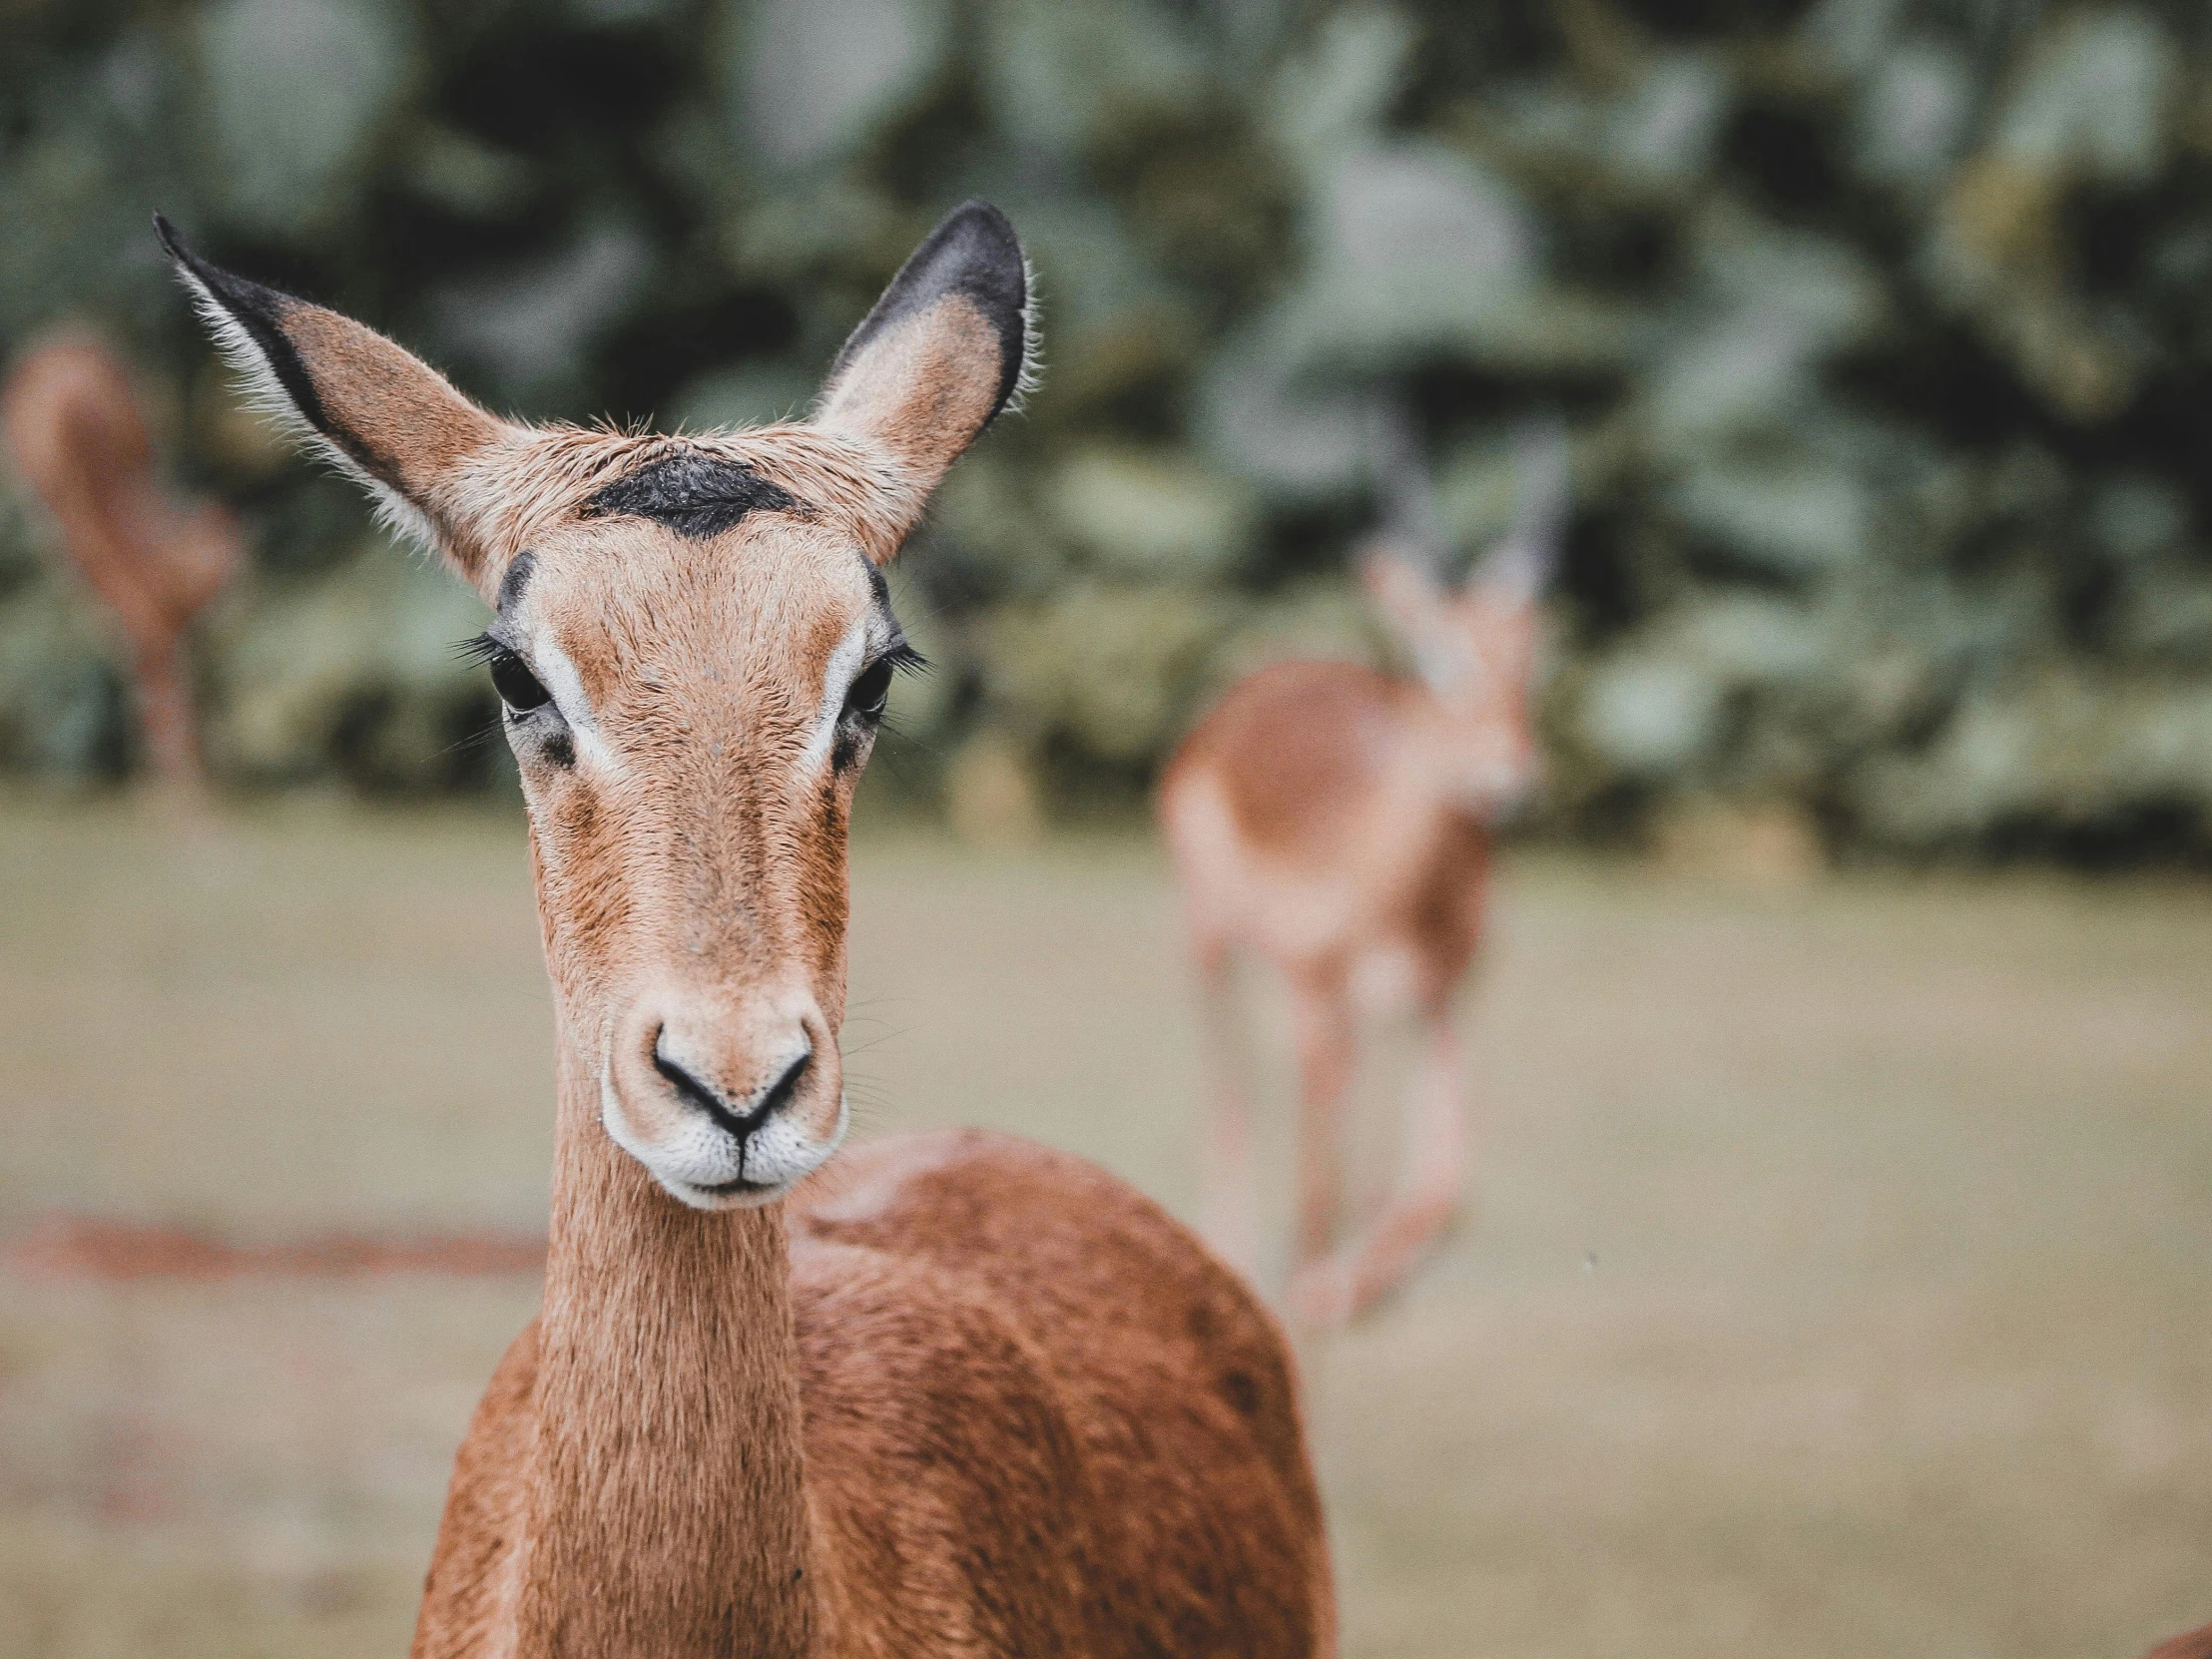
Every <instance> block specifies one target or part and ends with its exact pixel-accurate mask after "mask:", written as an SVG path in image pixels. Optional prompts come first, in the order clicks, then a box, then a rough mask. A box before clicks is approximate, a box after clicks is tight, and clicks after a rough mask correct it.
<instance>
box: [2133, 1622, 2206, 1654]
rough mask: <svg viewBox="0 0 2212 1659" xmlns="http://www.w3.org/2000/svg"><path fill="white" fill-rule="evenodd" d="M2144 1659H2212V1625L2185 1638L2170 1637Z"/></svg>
mask: <svg viewBox="0 0 2212 1659" xmlns="http://www.w3.org/2000/svg"><path fill="white" fill-rule="evenodd" d="M2143 1659H2212V1624H2208V1625H2206V1626H2205V1627H2204V1628H2203V1629H2201V1630H2192V1631H2190V1632H2189V1633H2188V1634H2187V1635H2184V1636H2169V1637H2167V1638H2166V1639H2165V1640H2164V1641H2162V1642H2160V1643H2159V1644H2158V1645H2157V1646H2156V1647H2154V1648H2152V1649H2151V1650H2150V1652H2148V1653H2147V1654H2145V1655H2144V1656H2143Z"/></svg>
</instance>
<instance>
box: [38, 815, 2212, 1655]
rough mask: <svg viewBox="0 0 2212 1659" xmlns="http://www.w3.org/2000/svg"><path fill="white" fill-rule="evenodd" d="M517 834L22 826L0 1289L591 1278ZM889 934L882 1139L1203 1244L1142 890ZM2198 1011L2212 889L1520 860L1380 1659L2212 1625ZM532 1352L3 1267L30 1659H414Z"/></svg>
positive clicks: (1339, 1349)
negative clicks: (1806, 883)
mask: <svg viewBox="0 0 2212 1659" xmlns="http://www.w3.org/2000/svg"><path fill="white" fill-rule="evenodd" d="M520 842H521V830H520V825H519V822H518V821H517V820H515V819H512V818H506V817H501V816H498V815H492V814H482V815H478V814H465V813H453V814H431V815H410V816H404V817H401V816H379V815H374V814H367V813H362V812H359V811H345V810H340V809H336V808H307V809H300V808H292V809H287V810H285V811H284V812H283V813H281V814H275V815H269V816H264V817H259V818H246V819H238V820H233V821H228V822H226V823H225V824H224V825H223V826H222V827H220V828H219V829H214V830H204V831H202V832H199V833H196V834H191V835H182V836H181V835H178V834H176V833H174V832H173V831H171V830H167V829H165V828H164V826H163V825H162V824H161V823H160V822H159V821H157V820H155V819H152V818H150V817H148V816H145V815H142V814H136V813H132V812H128V811H120V810H117V809H114V808H106V809H92V808H60V807H54V806H42V805H33V804H25V803H20V802H19V803H15V804H13V805H6V804H0V1127H4V1131H5V1132H4V1133H0V1235H8V1234H19V1233H21V1232H22V1231H23V1230H24V1229H26V1228H28V1227H30V1226H31V1225H32V1224H33V1222H34V1221H35V1220H36V1218H37V1217H38V1216H40V1215H41V1214H44V1213H46V1212H48V1211H50V1210H52V1209H54V1208H55V1207H69V1208H72V1209H77V1210H85V1211H92V1212H96V1213H100V1214H104V1215H109V1216H114V1217H121V1218H133V1219H139V1220H146V1221H160V1222H169V1223H187V1224H193V1225H200V1226H206V1227H211V1228H215V1229H218V1230H220V1231H221V1232H222V1233H223V1234H225V1235H226V1236H227V1237H229V1238H232V1239H235V1240H239V1241H243V1242H254V1241H277V1240H281V1239H284V1238H286V1237H289V1236H292V1235H294V1234H296V1233H298V1232H300V1231H303V1230H310V1229H328V1228H341V1229H352V1230H362V1231H370V1232H375V1231H408V1230H416V1231H419V1230H425V1229H430V1230H446V1231H450V1230H456V1229H460V1230H467V1229H480V1228H497V1227H515V1228H523V1229H528V1228H531V1227H534V1226H538V1225H541V1218H542V1208H543V1203H544V1183H545V1171H546V1160H547V1153H548V1144H549V1109H548V1087H549V1075H550V1061H549V1052H548V1049H549V1018H550V1016H549V1012H548V1005H547V997H546V992H545V989H544V985H543V979H542V970H541V968H540V966H539V963H538V960H537V942H536V932H535V921H534V917H533V915H532V912H531V907H530V900H529V891H528V884H527V877H526V873H525V870H524V867H523V857H522V851H521V845H520ZM854 884H855V912H856V913H855V921H854V930H853V969H852V972H853V985H854V999H853V1011H852V1016H851V1020H850V1023H849V1024H848V1026H847V1029H846V1033H845V1036H846V1041H847V1047H848V1049H849V1050H850V1051H851V1059H850V1061H849V1069H850V1071H851V1073H852V1076H853V1079H854V1095H855V1104H856V1109H857V1115H858V1117H859V1119H860V1127H861V1131H862V1132H863V1133H864V1132H867V1131H869V1130H874V1129H887V1128H891V1127H896V1126H901V1125H907V1124H918V1123H950V1122H979V1123H989V1124H995V1125H1000V1126H1003V1127H1007V1128H1012V1129H1017V1130H1020V1131H1022V1132H1024V1133H1027V1134H1031V1135H1034V1136H1037V1137H1040V1138H1042V1139H1046V1140H1051V1141H1055V1142H1058V1143H1060V1144H1062V1145H1065V1146H1069V1147H1072V1148H1074V1149H1076V1150H1078V1151H1081V1152H1084V1153H1087V1154H1089V1155H1091V1156H1093V1157H1096V1158H1099V1159H1101V1160H1103V1161H1104V1162H1106V1163H1107V1164H1109V1165H1110V1166H1112V1167H1113V1168H1115V1169H1117V1170H1119V1171H1121V1172H1122V1173H1124V1174H1126V1175H1127V1176H1129V1177H1130V1178H1131V1179H1133V1180H1135V1181H1137V1182H1139V1183H1140V1184H1141V1185H1143V1186H1145V1187H1146V1188H1147V1189H1149V1190H1150V1191H1152V1192H1153V1193H1155V1194H1156V1195H1158V1196H1159V1197H1161V1198H1162V1199H1164V1200H1165V1201H1166V1202H1167V1203H1169V1204H1170V1205H1172V1206H1174V1207H1176V1208H1177V1209H1179V1210H1181V1211H1183V1212H1184V1213H1186V1214H1187V1213H1189V1210H1190V1208H1191V1206H1192V1202H1193V1200H1194V1198H1195V1181H1194V1171H1195V1163H1196V1149H1197V1146H1198V1117H1197V1111H1198V1104H1199V1102H1200V1100H1201V1099H1202V1080H1201V1077H1200V1075H1199V1071H1198V1066H1197V1059H1196V1052H1197V1049H1196V1031H1195V1025H1194V1021H1193V1018H1192V1014H1191V1009H1190V1006H1189V1002H1188V998H1187V985H1186V981H1185V978H1184V975H1183V973H1182V970H1181V966H1180V961H1179V957H1178V954H1177V950H1176V935H1175V929H1174V921H1173V908H1172V903H1171V895H1170V893H1169V890H1168V887H1167V884H1166V879H1165V875H1164V870H1163V866H1162V864H1161V863H1160V861H1159V859H1158V858H1157V856H1156V855H1155V854H1154V853H1153V852H1152V850H1151V849H1149V848H1148V847H1146V846H1145V845H1143V844H1142V843H1141V842H1138V841H1135V840H1130V841H1126V842H1123V841H1086V842H1069V843H1061V844H1056V845H1054V846H1052V847H1049V848H1047V849H1044V850H1041V851H1038V852H1035V853H1027V854H1019V855H1006V854H990V855H982V854H976V853H971V852H964V851H961V850H958V849H956V848H953V847H950V846H947V845H944V844H942V843H939V842H936V841H932V840H927V839H923V838H918V837H908V836H898V835H878V836H876V837H873V838H870V839H867V840H865V841H863V844H862V846H861V847H860V849H859V851H858V854H857V856H856V867H855V883H854ZM2208 1010H2212V889H2208V888H2206V887H2203V886H2187V885H2176V884H2162V883H2145V884H2102V885H2094V886H2090V885H2078V884H2070V883H2064V882H2059V881H2056V880H2042V879H2007V880H2002V881H1997V880H1967V879H1962V878H1946V879H1940V880H1926V881H1920V880H1913V881H1908V880H1904V879H1902V878H1887V879H1871V878H1870V879H1851V880H1841V881H1836V882H1833V883H1829V884H1825V885H1821V886H1818V887H1815V888H1812V889H1809V890H1803V891H1798V892H1794V893H1789V894H1784V895H1773V894H1767V895H1761V894H1757V893H1751V892H1744V891H1737V890H1732V889H1730V888H1727V887H1725V886H1718V885H1699V884H1695V883H1689V882H1683V881H1668V880H1663V879H1660V878H1658V877H1656V876H1653V875H1651V874H1649V873H1648V872H1643V871H1639V870H1635V869H1630V868H1624V867H1600V866H1589V865H1582V864H1575V863H1570V862H1564V861H1555V860H1548V859H1524V860H1520V861H1517V862H1513V863H1510V864H1508V866H1507V868H1506V870H1505V872H1504V874H1503V877H1502V880H1501V890H1500V893H1499V898H1498V913H1497V923H1496V929H1495V938H1494V941H1493V945H1492V949H1491V953H1490V958H1489V962H1488V964H1487V968H1486V970H1485V973H1484V976H1483V979H1482V981H1481V983H1480V985H1479V986H1478V987H1477V990H1476V992H1475V994H1474V995H1473V997H1472V998H1471V999H1470V1000H1469V1003H1468V1005H1467V1012H1466V1020H1467V1026H1468V1036H1469V1038H1470V1041H1471V1043H1472V1045H1473V1052H1474V1054H1475V1056H1476V1071H1477V1091H1478V1094H1479V1097H1480V1100H1481V1102H1482V1113H1483V1128H1482V1139H1483V1147H1484V1151H1483V1161H1482V1164H1481V1168H1480V1169H1479V1171H1478V1174H1477V1178H1476V1181H1475V1183H1474V1193H1473V1196H1474V1198H1475V1199H1476V1201H1477V1206H1476V1209H1475V1211H1474V1213H1473V1214H1472V1215H1471V1216H1470V1220H1469V1223H1468V1225H1467V1226H1465V1227H1464V1228H1463V1229H1462V1230H1461V1232H1460V1233H1459V1235H1458V1236H1457V1238H1456V1239H1455V1240H1454V1241H1453V1243H1452V1245H1451V1246H1450V1248H1449V1250H1448V1252H1447V1253H1446V1255H1445V1256H1444V1258H1443V1259H1442V1260H1440V1261H1439V1262H1437V1263H1436V1264H1435V1265H1434V1266H1433V1267H1432V1268H1431V1270H1430V1271H1429V1272H1428V1273H1427V1274H1426V1275H1425V1276H1424V1277H1423V1278H1422V1279H1421V1281H1420V1282H1419V1283H1418V1285H1417V1286H1416V1287H1415V1288H1414V1289H1413V1291H1412V1292H1411V1294H1410V1295H1408V1296H1407V1297H1406V1298H1405V1299H1404V1300H1403V1301H1402V1302H1401V1303H1399V1304H1398V1305H1396V1306H1395V1307H1393V1308H1391V1309H1389V1310H1388V1311H1386V1312H1385V1313H1384V1314H1383V1316H1382V1317H1380V1318H1378V1319H1377V1320H1376V1321H1375V1322H1374V1323H1373V1324H1372V1325H1370V1326H1369V1327H1367V1328H1366V1329H1364V1330H1362V1331H1361V1332H1359V1333H1357V1334H1355V1335H1354V1336H1352V1337H1350V1338H1348V1339H1345V1340H1343V1341H1341V1342H1339V1343H1338V1344H1336V1345H1335V1346H1334V1347H1332V1348H1331V1349H1330V1350H1328V1351H1327V1352H1326V1353H1322V1354H1319V1355H1317V1356H1314V1357H1313V1360H1312V1365H1311V1369H1310V1384H1311V1391H1312V1395H1313V1410H1314V1417H1315V1433H1316V1442H1317V1448H1318V1454H1319V1457H1320V1461H1321V1464H1322V1468H1323V1474H1324V1479H1325V1483H1326V1487H1327V1491H1328V1496H1329V1502H1330V1508H1331V1514H1332V1520H1333V1524H1334V1526H1335V1529H1336V1533H1337V1538H1338V1551H1339V1553H1338V1559H1339V1568H1340V1574H1341V1579H1342V1583H1343V1590H1344V1600H1345V1609H1346V1636H1347V1640H1346V1648H1347V1651H1348V1653H1349V1654H1350V1655H1353V1656H1357V1659H1383V1656H1391V1659H1414V1656H1444V1655H1461V1654H1491V1653H1495V1654H1507V1653H1510V1654H1514V1655H1552V1654H1556V1655H1576V1656H1581V1655H1590V1656H1610V1655H1619V1656H1622V1659H1627V1656H1630V1655H1634V1656H1636V1659H1655V1656H1666V1655H1693V1654H1694V1655H1700V1656H1711V1659H1730V1656H1736V1655H1742V1656H1745V1659H1750V1656H1753V1655H1758V1656H1760V1659H1772V1656H1774V1655H1776V1654H1780V1653H1787V1654H1791V1655H1793V1656H1798V1659H1813V1656H1826V1655H1836V1656H1838V1659H1841V1656H1844V1655H1852V1656H1863V1655H1866V1654H1870V1653H1896V1654H1911V1655H1955V1656H1961V1659H1965V1656H1980V1655H1991V1656H1996V1655H2004V1656H2020V1659H2043V1656H2049V1659H2057V1656H2060V1655H2065V1656H2069V1659H2070V1656H2086V1655H2115V1656H2129V1655H2133V1654H2135V1653H2136V1652H2138V1651H2139V1650H2140V1649H2141V1648H2142V1646H2143V1645H2144V1644H2145V1643H2146V1642H2147V1640H2148V1639H2149V1638H2150V1637H2151V1636H2153V1635H2154V1634H2156V1633H2158V1632H2161V1631H2163V1630H2166V1629H2169V1628H2172V1627H2174V1626H2176V1625H2179V1624H2181V1623H2184V1622H2192V1621H2195V1620H2201V1619H2204V1618H2208V1617H2212V1324H2208V1322H2207V1321H2206V1320H2205V1319H2204V1317H2203V1314H2204V1310H2205V1309H2206V1307H2207V1305H2208V1300H2212V1249H2208V1246H2212V1204H2208V1203H2207V1198H2208V1195H2212V1118H2208V1116H2207V1113H2206V1111H2205V1106H2206V1103H2207V1102H2206V1085H2207V1081H2208V1079H2212V1025H2208V1022H2207V1018H2206V1016H2207V1012H2208ZM1254 1015H1255V1028H1256V1031H1257V1032H1258V1034H1259V1046H1260V1048H1261V1050H1262V1051H1263V1052H1265V1051H1266V1049H1267V1047H1268V1043H1269V1039H1270V1034H1271V1032H1273V1031H1274V1029H1275V1027H1276V1026H1277V1025H1278V1024H1279V1021H1280V1014H1279V1010H1277V1009H1276V1007H1275V1005H1274V1002H1273V1001H1272V999H1271V998H1270V997H1269V996H1268V995H1266V994H1265V989H1264V987H1262V988H1261V990H1260V994H1258V995H1257V996H1256V997H1255V1008H1254ZM1392 1081H1393V1079H1392V1075H1391V1072H1390V1068H1389V1067H1388V1066H1387V1065H1383V1066H1380V1067H1378V1068H1376V1070H1375V1074H1374V1075H1372V1076H1371V1077H1369V1078H1368V1080H1367V1085H1366V1090H1365V1094H1366V1098H1367V1117H1366V1119H1365V1122H1366V1123H1367V1125H1368V1127H1369V1133H1368V1135H1367V1136H1366V1137H1365V1138H1364V1140H1363V1145H1365V1146H1366V1147H1367V1149H1368V1150H1367V1152H1366V1154H1365V1157H1364V1159H1363V1168H1364V1169H1367V1170H1373V1169H1375V1168H1379V1167H1381V1165H1382V1163H1383V1158H1384V1156H1385V1154H1386V1139H1387V1133H1388V1117H1387V1114H1386V1112H1385V1111H1384V1110H1383V1107H1384V1106H1385V1105H1386V1097H1387V1095H1388V1093H1389V1090H1390V1087H1391V1084H1392ZM1276 1152H1277V1154H1278V1155H1279V1156H1280V1152H1281V1148H1280V1147H1278V1148H1277V1149H1276ZM535 1299H536V1290H535V1286H534V1284H533V1283H532V1282H531V1281H530V1280H529V1278H528V1277H527V1276H509V1277H505V1278H499V1277H492V1278H477V1279H453V1278H438V1277H426V1276H398V1277H386V1278H378V1279H369V1280H361V1281H351V1282H346V1281H338V1282H315V1281H298V1280H288V1281H287V1280H269V1279H253V1278H245V1279H233V1280H228V1281H224V1282H221V1283H216V1284H199V1285H195V1284H179V1283H162V1282H148V1283H137V1284H127V1285H115V1284H97V1283H86V1282H72V1281H68V1280H57V1279H51V1278H41V1277H38V1276H36V1275H33V1274H30V1273H28V1272H25V1271H23V1270H21V1269H0V1659H30V1656H34V1655H35V1656H37V1659H94V1656H102V1659H104V1656H108V1655H123V1654H131V1655H143V1654H162V1655H176V1656H197V1655H203V1654H205V1655H217V1654H221V1655H241V1654H244V1655H261V1654H268V1655H273V1656H274V1655H285V1656H302V1659H314V1656H322V1655H330V1656H336V1655H355V1654H359V1655H368V1654H394V1653H398V1652H401V1651H403V1649H404V1646H405V1641H406V1635H407V1631H408V1629H409V1627H410V1623H411V1617H412V1608H413V1598H414V1595H415V1592H416V1586H417V1585H418V1583H419V1577H420V1572H421V1568H422V1564H423V1562H424V1560H425V1559H426V1556H427V1551H428V1546H429V1539H430V1535H431V1531H432V1528H433V1526H434V1523H435V1518H436V1512H437V1506H438V1503H439V1500H440V1497H441V1494H442V1490H443V1485H444V1480H445V1471H446V1465H447V1460H448V1459H449V1457H450V1455H451V1451H452V1448H453V1445H454V1443H455V1441H456V1439H457V1437H458V1435H459V1433H460V1430H461V1426H462V1423H463V1421H464V1419H465V1417H466V1414H467V1411H468V1409H469V1406H470V1404H471V1403H472V1401H473V1399H474V1396H475V1393H476V1390H477V1389H478V1388H479V1387H480V1385H481V1383H482V1382H483V1379H484V1377H485V1376H486V1374H487V1373H488V1371H489V1369H490V1367H491V1364H492V1361H493V1359H494V1358H495V1357H496V1355H497V1354H498V1352H499V1350H500V1349H501V1348H502V1347H503V1346H504V1344H505V1343H506V1341H507V1340H508V1338H509V1336H510V1335H511V1334H512V1332H513V1331H514V1330H515V1328H516V1327H518V1326H519V1325H520V1324H521V1323H522V1321H523V1320H525V1319H526V1318H527V1317H528V1315H529V1313H530V1311H531V1309H532V1307H533V1305H534V1303H535Z"/></svg>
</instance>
